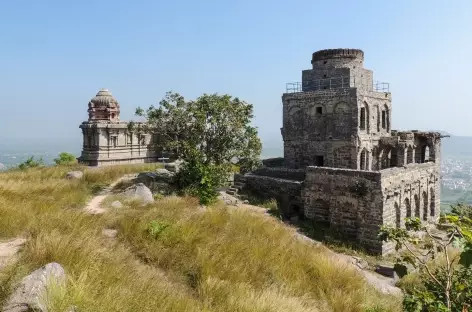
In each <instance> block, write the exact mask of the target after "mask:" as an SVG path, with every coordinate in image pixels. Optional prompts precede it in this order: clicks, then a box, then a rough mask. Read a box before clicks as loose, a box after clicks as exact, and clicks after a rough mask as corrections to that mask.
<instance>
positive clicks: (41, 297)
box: [2, 262, 66, 312]
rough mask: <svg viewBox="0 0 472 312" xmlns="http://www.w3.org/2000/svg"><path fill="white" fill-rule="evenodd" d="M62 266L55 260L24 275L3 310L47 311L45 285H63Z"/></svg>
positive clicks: (11, 311) (9, 311)
mask: <svg viewBox="0 0 472 312" xmlns="http://www.w3.org/2000/svg"><path fill="white" fill-rule="evenodd" d="M65 277H66V275H65V273H64V268H63V267H62V266H61V265H60V264H58V263H55V262H52V263H48V264H46V265H45V266H43V267H41V268H39V269H38V270H36V271H34V272H33V273H31V274H30V275H28V276H26V277H24V278H23V279H22V280H21V281H20V283H19V285H18V286H17V287H16V288H15V290H14V291H13V293H12V294H11V296H10V297H9V298H8V299H7V301H6V303H5V305H4V306H3V309H2V311H3V312H28V311H39V312H45V311H47V302H46V295H47V292H46V291H47V287H48V286H50V285H51V284H55V285H63V284H64V282H65Z"/></svg>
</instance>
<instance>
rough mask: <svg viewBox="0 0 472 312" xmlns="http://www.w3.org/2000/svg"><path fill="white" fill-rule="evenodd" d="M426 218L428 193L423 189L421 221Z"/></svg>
mask: <svg viewBox="0 0 472 312" xmlns="http://www.w3.org/2000/svg"><path fill="white" fill-rule="evenodd" d="M427 220H428V194H427V193H426V191H423V221H427Z"/></svg>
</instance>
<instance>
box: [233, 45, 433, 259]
mask: <svg viewBox="0 0 472 312" xmlns="http://www.w3.org/2000/svg"><path fill="white" fill-rule="evenodd" d="M311 64H312V68H311V69H307V70H303V71H302V82H301V83H289V84H287V90H286V93H284V94H283V95H282V103H283V106H282V110H283V127H282V128H281V134H282V138H283V142H284V157H283V158H275V159H274V158H273V159H267V160H264V161H263V163H264V167H262V168H260V169H258V170H255V171H253V172H250V173H247V174H245V175H244V176H242V177H238V178H239V181H241V182H243V183H244V188H245V189H247V190H249V191H251V192H255V193H258V194H260V195H264V196H266V197H272V198H276V199H277V200H278V201H279V203H280V204H281V208H282V212H283V214H284V215H285V216H288V217H290V216H295V215H298V216H300V217H302V218H308V219H312V220H314V221H315V223H317V224H320V225H322V224H325V225H326V226H327V227H329V228H330V229H333V230H336V231H338V233H340V234H342V235H343V236H345V237H346V238H347V239H349V240H351V241H353V242H355V243H357V245H359V246H362V247H364V248H365V249H367V250H368V251H371V252H373V253H376V254H385V253H388V252H390V251H391V250H392V247H393V245H392V244H386V243H382V242H380V241H379V240H378V238H377V235H378V232H379V229H380V227H381V226H382V225H391V226H396V227H404V219H405V217H413V216H416V217H419V218H420V219H421V220H422V221H423V222H432V221H435V220H436V219H437V218H438V216H439V210H440V201H439V200H440V198H439V194H440V180H439V179H440V174H439V173H440V156H441V154H440V149H441V142H440V140H441V135H440V133H437V132H420V131H416V130H411V131H395V130H392V129H391V125H392V117H391V116H392V96H391V93H390V92H389V85H388V84H386V83H378V82H376V83H374V81H373V72H372V71H371V70H369V69H366V68H364V52H363V51H362V50H358V49H328V50H321V51H317V52H315V53H313V55H312V59H311Z"/></svg>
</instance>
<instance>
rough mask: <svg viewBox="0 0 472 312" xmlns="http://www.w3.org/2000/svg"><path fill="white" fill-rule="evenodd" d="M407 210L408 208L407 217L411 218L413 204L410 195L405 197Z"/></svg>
mask: <svg viewBox="0 0 472 312" xmlns="http://www.w3.org/2000/svg"><path fill="white" fill-rule="evenodd" d="M405 210H406V217H407V218H411V205H410V199H409V198H408V197H407V198H405Z"/></svg>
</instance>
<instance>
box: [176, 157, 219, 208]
mask: <svg viewBox="0 0 472 312" xmlns="http://www.w3.org/2000/svg"><path fill="white" fill-rule="evenodd" d="M227 172H228V170H227V168H225V167H224V166H216V165H212V164H205V163H203V162H201V161H198V160H190V161H188V162H186V163H185V164H184V166H183V167H182V169H181V170H180V171H179V172H178V174H177V176H176V184H177V187H178V188H179V189H180V190H181V191H183V192H185V193H188V194H189V195H191V196H196V197H198V199H199V200H200V204H202V205H208V204H211V203H213V202H215V200H216V198H217V197H218V192H217V190H216V189H217V187H218V186H220V185H222V183H223V182H224V180H225V178H226V176H227Z"/></svg>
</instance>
